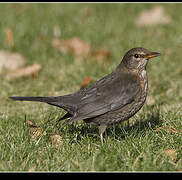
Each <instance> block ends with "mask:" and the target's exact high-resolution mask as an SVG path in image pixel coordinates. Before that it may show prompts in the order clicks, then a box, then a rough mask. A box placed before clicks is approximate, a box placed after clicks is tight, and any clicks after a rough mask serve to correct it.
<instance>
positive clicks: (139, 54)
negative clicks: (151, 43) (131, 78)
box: [122, 47, 161, 70]
mask: <svg viewBox="0 0 182 180" xmlns="http://www.w3.org/2000/svg"><path fill="white" fill-rule="evenodd" d="M160 55H161V54H160V53H158V52H150V51H148V50H147V49H145V48H142V47H137V48H133V49H131V50H129V51H128V52H127V53H126V54H125V56H124V57H123V60H122V63H124V65H125V67H127V68H129V69H131V70H142V69H145V68H146V65H147V63H148V60H149V59H150V58H154V57H157V56H160Z"/></svg>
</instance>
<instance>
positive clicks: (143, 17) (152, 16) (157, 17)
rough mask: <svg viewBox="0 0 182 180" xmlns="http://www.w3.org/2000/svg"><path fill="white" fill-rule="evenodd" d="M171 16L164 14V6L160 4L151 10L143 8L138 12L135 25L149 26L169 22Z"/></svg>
mask: <svg viewBox="0 0 182 180" xmlns="http://www.w3.org/2000/svg"><path fill="white" fill-rule="evenodd" d="M170 22H171V17H170V16H167V15H165V13H164V8H163V7H162V6H160V5H158V6H156V7H154V8H153V9H151V10H144V11H142V12H141V13H140V15H139V16H138V18H137V19H136V25H138V26H151V25H155V24H169V23H170Z"/></svg>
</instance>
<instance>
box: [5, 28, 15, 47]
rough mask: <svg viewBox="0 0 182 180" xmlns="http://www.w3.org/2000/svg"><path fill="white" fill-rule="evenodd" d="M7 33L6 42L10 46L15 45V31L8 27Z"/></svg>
mask: <svg viewBox="0 0 182 180" xmlns="http://www.w3.org/2000/svg"><path fill="white" fill-rule="evenodd" d="M5 33H6V42H7V44H8V46H9V47H13V46H14V36H13V31H12V29H11V28H9V27H8V28H6V30H5Z"/></svg>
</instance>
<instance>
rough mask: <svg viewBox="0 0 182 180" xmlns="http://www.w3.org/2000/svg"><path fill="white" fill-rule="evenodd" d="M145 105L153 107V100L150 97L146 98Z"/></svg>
mask: <svg viewBox="0 0 182 180" xmlns="http://www.w3.org/2000/svg"><path fill="white" fill-rule="evenodd" d="M146 104H147V105H148V106H153V105H154V104H155V99H154V98H153V97H152V96H148V97H147V99H146Z"/></svg>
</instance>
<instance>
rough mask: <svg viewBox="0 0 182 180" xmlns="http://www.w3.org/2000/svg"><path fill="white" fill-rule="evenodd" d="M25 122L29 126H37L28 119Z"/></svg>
mask: <svg viewBox="0 0 182 180" xmlns="http://www.w3.org/2000/svg"><path fill="white" fill-rule="evenodd" d="M27 123H28V125H29V126H30V127H38V126H36V125H34V124H33V122H32V121H30V120H28V121H27Z"/></svg>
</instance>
